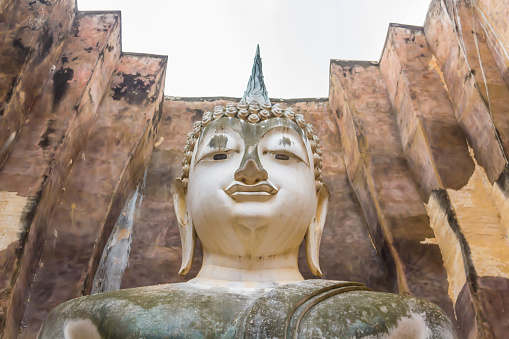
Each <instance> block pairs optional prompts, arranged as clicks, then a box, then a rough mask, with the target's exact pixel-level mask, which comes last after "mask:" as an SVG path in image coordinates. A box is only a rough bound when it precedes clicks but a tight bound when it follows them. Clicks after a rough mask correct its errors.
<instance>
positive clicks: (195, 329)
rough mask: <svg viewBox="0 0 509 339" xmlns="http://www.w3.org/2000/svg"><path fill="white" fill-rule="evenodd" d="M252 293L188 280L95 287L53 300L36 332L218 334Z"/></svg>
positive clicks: (54, 337)
mask: <svg viewBox="0 0 509 339" xmlns="http://www.w3.org/2000/svg"><path fill="white" fill-rule="evenodd" d="M255 297H256V296H250V295H244V294H236V293H231V292H230V291H227V290H222V289H203V288H199V287H195V286H192V285H189V284H167V285H157V286H149V287H141V288H133V289H125V290H118V291H112V292H105V293H99V294H94V295H90V296H85V297H81V298H77V299H73V300H70V301H68V302H65V303H63V304H61V305H59V306H57V307H56V308H55V309H53V310H52V311H51V312H50V313H49V314H48V316H47V317H46V320H45V321H44V324H43V326H42V327H41V330H40V332H39V336H38V338H39V339H46V338H51V339H60V338H62V339H63V338H84V337H83V334H84V333H85V334H87V335H86V336H85V337H86V338H90V339H95V338H126V339H127V338H140V337H143V338H146V337H149V338H159V337H161V338H162V337H167V336H168V335H172V336H173V337H190V338H191V337H196V336H198V337H200V336H202V335H203V333H207V332H211V333H209V334H210V335H211V336H215V335H216V334H219V335H221V334H222V333H221V332H222V331H223V330H226V329H227V328H228V327H229V324H230V323H231V322H232V321H233V320H235V318H236V317H237V315H238V314H239V313H241V312H242V311H243V310H244V308H245V307H246V306H247V305H249V304H250V303H251V302H252V300H253V299H255ZM218 307H219V308H218ZM218 309H220V310H221V312H218V311H217V310H218ZM216 332H217V333H216ZM78 334H80V335H81V336H78Z"/></svg>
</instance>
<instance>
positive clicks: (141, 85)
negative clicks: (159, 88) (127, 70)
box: [112, 73, 154, 105]
mask: <svg viewBox="0 0 509 339" xmlns="http://www.w3.org/2000/svg"><path fill="white" fill-rule="evenodd" d="M153 84H154V79H151V78H148V77H143V76H142V75H141V74H140V73H137V74H122V82H121V83H119V84H117V85H116V86H115V87H114V88H113V94H112V98H113V100H121V99H124V100H125V101H127V103H129V104H136V105H141V104H143V102H144V100H146V99H147V97H148V94H149V91H150V89H151V88H152V85H153Z"/></svg>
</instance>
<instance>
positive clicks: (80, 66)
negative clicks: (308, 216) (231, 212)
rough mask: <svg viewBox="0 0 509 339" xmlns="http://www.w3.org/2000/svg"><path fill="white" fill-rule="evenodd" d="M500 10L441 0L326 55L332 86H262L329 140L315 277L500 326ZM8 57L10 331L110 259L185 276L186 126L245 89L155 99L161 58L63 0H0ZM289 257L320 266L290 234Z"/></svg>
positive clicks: (137, 282) (128, 275)
mask: <svg viewBox="0 0 509 339" xmlns="http://www.w3.org/2000/svg"><path fill="white" fill-rule="evenodd" d="M508 12H509V2H508V1H507V0H476V1H474V0H470V1H467V0H433V1H432V2H431V5H430V9H429V12H428V16H427V19H426V22H425V23H424V26H423V27H414V26H405V25H398V24H392V25H390V27H389V30H388V35H387V40H386V44H385V47H384V50H383V53H382V57H381V59H380V60H379V61H377V62H369V61H368V62H366V61H344V60H332V61H331V64H330V95H329V98H328V99H292V100H280V99H272V102H273V103H275V102H280V103H281V104H282V105H283V106H284V107H287V106H292V107H294V109H295V111H296V112H298V113H302V114H304V115H305V116H306V120H307V121H309V122H311V123H312V124H313V125H314V126H315V130H316V133H317V135H318V136H319V137H320V139H321V142H322V151H323V178H324V182H325V183H326V184H327V185H328V186H329V189H330V191H331V193H332V196H331V201H330V204H329V211H328V216H327V223H326V226H325V231H324V234H323V240H322V246H321V251H320V258H321V260H320V261H321V268H322V271H323V273H324V278H325V279H337V280H352V281H358V282H362V283H364V284H366V285H367V286H369V287H371V288H372V289H374V290H378V291H391V292H394V293H402V294H409V295H412V296H416V297H420V298H425V299H428V300H431V301H433V302H435V303H437V304H438V305H440V306H441V307H442V308H443V309H444V310H445V311H446V312H447V314H448V315H449V317H451V319H452V320H453V322H454V323H455V325H456V328H457V330H458V334H459V336H460V337H461V338H474V337H475V338H505V336H506V334H507V333H509V320H508V319H509V318H508V317H507V316H506V314H507V311H508V307H509V306H508V305H509V267H508V264H507V263H508V262H509V240H508V233H509V208H508V206H509V205H508V204H509V177H508V175H509V166H508V160H507V157H508V152H509V124H508V123H507V116H508V113H509V112H508V111H509V101H508V100H509V44H508V41H509V20H508V16H507V13H508ZM0 54H1V55H2V58H0V79H1V81H0V103H1V106H0V246H1V248H0V267H1V269H0V331H2V336H3V338H16V337H18V336H19V337H23V338H34V337H35V335H36V333H37V331H38V328H39V326H40V324H41V323H42V321H43V320H44V318H45V316H46V314H47V313H48V312H49V311H50V310H51V309H52V308H53V307H55V306H56V305H58V304H60V303H62V302H64V301H66V300H69V299H72V298H75V297H78V296H82V295H87V294H90V293H91V292H92V290H93V288H94V291H96V290H103V289H104V288H111V286H110V285H108V284H106V285H108V286H110V287H101V288H102V289H101V288H98V289H96V288H95V287H94V286H102V285H101V282H102V281H106V282H107V281H110V280H109V279H110V278H111V277H110V276H109V274H120V276H115V284H114V286H120V288H130V287H137V286H145V285H154V284H159V283H174V282H182V281H186V280H188V279H190V278H192V277H194V276H195V275H196V273H197V272H198V269H199V267H200V264H201V254H200V252H199V246H198V251H197V254H196V257H195V262H194V264H193V268H192V270H191V272H190V273H189V274H188V275H187V276H186V277H180V276H178V275H177V272H178V269H179V266H180V260H181V253H180V238H179V234H178V227H177V224H176V219H175V216H174V214H173V206H172V198H171V194H170V187H171V184H172V182H173V180H174V178H175V177H177V176H179V175H180V173H181V160H182V150H183V148H184V144H185V141H186V136H187V133H188V132H189V131H190V130H191V129H192V125H193V123H194V122H195V121H197V120H201V116H202V114H203V112H205V111H209V110H213V108H214V107H215V106H216V105H225V104H226V103H227V102H230V101H238V100H239V99H238V98H236V99H235V98H175V97H166V98H165V97H164V94H163V92H164V88H163V87H164V85H163V84H164V77H165V68H166V58H165V57H161V56H153V55H143V54H129V53H123V52H122V51H121V37H120V13H118V12H77V11H76V4H75V2H74V0H48V1H15V0H0ZM133 192H135V193H133ZM126 241H127V243H126ZM126 244H127V245H126ZM116 246H118V247H116ZM111 253H114V255H115V256H117V255H118V256H119V258H121V260H120V259H119V260H118V261H117V260H115V258H113V257H109V256H108V255H109V254H111ZM103 256H104V258H103ZM126 258H127V259H126ZM126 260H127V265H126ZM105 262H106V264H105ZM116 265H120V266H121V267H120V266H118V267H117V266H116ZM299 265H300V268H301V271H302V273H303V275H304V276H305V277H306V278H313V276H312V275H311V273H310V272H309V270H308V269H307V266H306V263H305V260H304V251H302V248H301V252H300V257H299ZM99 268H100V269H99ZM108 268H110V269H108ZM118 272H120V273H118ZM112 286H113V285H112ZM115 288H116V287H115Z"/></svg>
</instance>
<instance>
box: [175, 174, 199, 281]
mask: <svg viewBox="0 0 509 339" xmlns="http://www.w3.org/2000/svg"><path fill="white" fill-rule="evenodd" d="M171 193H172V195H173V207H174V209H175V215H176V216H177V220H178V223H179V230H180V241H181V243H182V265H181V266H180V271H179V275H186V274H187V273H188V272H189V270H190V269H191V265H192V264H193V258H194V249H195V247H196V238H197V236H196V231H195V230H194V226H193V221H192V219H191V216H190V215H189V213H188V211H187V202H186V193H185V192H184V186H183V185H182V180H181V179H180V178H176V179H175V181H174V182H173V186H172V187H171Z"/></svg>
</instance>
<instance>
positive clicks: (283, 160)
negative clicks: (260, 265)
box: [186, 117, 317, 257]
mask: <svg viewBox="0 0 509 339" xmlns="http://www.w3.org/2000/svg"><path fill="white" fill-rule="evenodd" d="M186 200H187V209H188V213H189V215H190V217H191V219H192V221H193V224H194V227H195V229H196V232H197V235H198V237H199V238H200V241H201V242H202V246H203V247H204V248H206V249H207V250H208V251H210V252H214V253H221V254H227V255H233V256H246V255H248V256H253V257H265V256H271V255H279V254H284V253H287V252H289V251H291V250H294V249H295V248H297V247H298V246H299V245H300V243H301V242H302V239H303V238H304V235H305V234H306V230H307V228H308V226H309V225H310V223H311V222H312V220H313V218H314V217H315V215H316V208H317V193H316V189H315V174H314V167H313V153H312V151H311V148H310V145H309V142H308V140H307V138H306V137H305V134H304V132H303V131H302V129H301V128H300V127H299V126H298V125H297V124H296V123H295V122H293V121H291V120H288V119H284V118H271V119H268V120H265V121H262V122H259V123H257V124H251V123H249V122H246V121H244V120H241V119H237V118H227V117H223V118H220V119H218V120H215V121H213V122H212V123H210V124H209V125H208V126H207V127H206V128H205V130H204V131H203V132H202V134H201V135H200V138H199V139H198V141H197V143H196V147H195V148H194V152H193V156H192V161H191V166H190V170H189V184H188V189H187V198H186Z"/></svg>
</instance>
